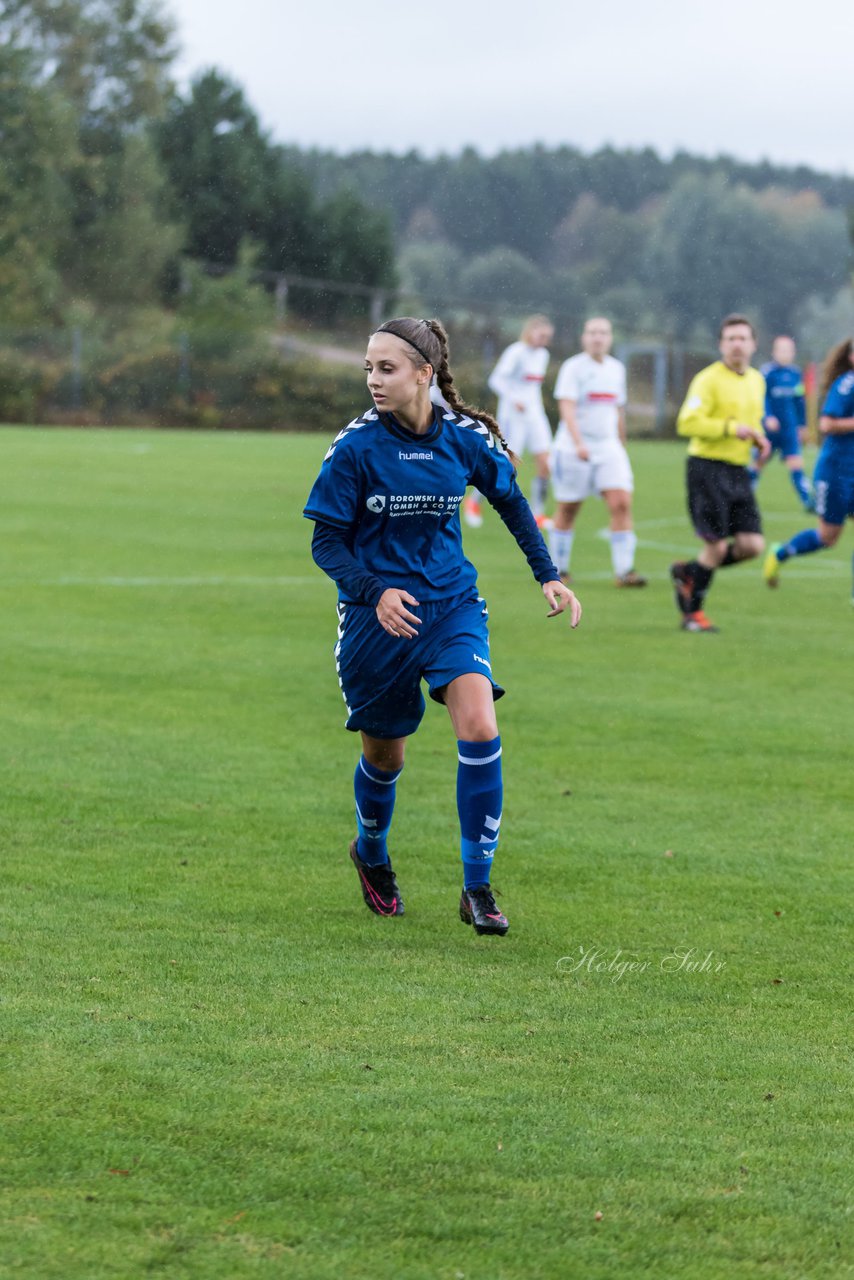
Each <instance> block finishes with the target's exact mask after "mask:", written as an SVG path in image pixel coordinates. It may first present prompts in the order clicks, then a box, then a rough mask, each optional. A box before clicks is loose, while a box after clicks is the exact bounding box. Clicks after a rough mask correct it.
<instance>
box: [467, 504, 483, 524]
mask: <svg viewBox="0 0 854 1280" xmlns="http://www.w3.org/2000/svg"><path fill="white" fill-rule="evenodd" d="M463 519H464V520H465V522H466V524H467V525H468V527H469V528H470V529H479V528H480V526H481V525H482V524H483V512H482V511H481V509H480V503H479V502H478V500H477V498H466V500H465V502H464V503H463Z"/></svg>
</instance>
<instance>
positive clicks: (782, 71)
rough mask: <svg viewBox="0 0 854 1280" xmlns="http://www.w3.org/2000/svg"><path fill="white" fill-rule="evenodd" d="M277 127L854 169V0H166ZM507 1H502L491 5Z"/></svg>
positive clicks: (400, 146) (400, 145) (352, 137)
mask: <svg viewBox="0 0 854 1280" xmlns="http://www.w3.org/2000/svg"><path fill="white" fill-rule="evenodd" d="M163 6H164V8H165V9H166V10H167V12H169V13H171V14H172V16H173V17H174V19H175V21H176V23H177V28H178V37H179V40H180V43H181V46H182V55H181V58H180V61H179V63H178V72H179V77H180V80H181V82H182V84H186V83H187V82H188V81H189V79H190V78H191V77H192V76H193V75H194V74H195V73H196V72H198V71H199V70H201V69H203V68H205V67H209V66H216V67H218V68H219V69H220V70H222V71H224V72H226V73H227V74H228V75H230V76H231V77H232V78H233V79H235V80H237V81H238V82H239V83H240V84H241V86H242V87H243V89H244V90H245V92H246V94H247V97H248V98H249V101H250V102H251V104H252V106H253V107H254V108H255V110H256V111H257V113H258V115H259V116H260V118H261V121H262V123H263V125H264V126H265V127H266V128H267V129H268V130H269V131H270V132H271V134H272V136H273V138H274V139H275V140H276V141H278V142H292V143H297V144H299V145H300V146H304V147H307V146H318V147H323V148H331V149H333V150H336V151H350V150H354V149H356V148H362V147H371V148H373V149H375V150H391V151H406V150H409V149H411V148H416V149H418V150H420V151H422V152H423V153H425V154H428V155H433V154H436V153H437V152H439V151H447V152H458V151H459V150H460V149H461V148H462V147H464V146H466V145H472V146H474V147H476V148H477V149H478V150H479V151H482V152H485V153H489V154H492V153H494V152H495V151H498V150H501V149H502V148H505V147H519V146H528V145H531V144H533V143H535V142H542V143H545V144H547V145H549V146H553V145H557V144H561V143H569V144H572V145H575V146H579V147H581V148H582V149H583V150H585V151H586V150H593V149H595V148H597V147H599V146H602V145H604V144H606V143H612V144H613V145H614V146H617V147H627V146H631V147H640V146H646V145H650V146H653V147H655V148H656V149H657V150H658V151H660V152H662V153H663V154H665V155H670V154H671V153H672V152H673V151H674V150H676V149H678V148H680V147H682V148H685V149H686V150H689V151H693V152H698V153H700V154H703V155H716V154H718V153H719V152H722V151H723V152H727V153H729V154H731V155H737V156H742V157H744V158H746V159H749V160H758V159H761V158H763V157H768V158H769V159H772V160H777V161H782V162H785V163H794V164H797V163H805V164H809V165H813V166H815V167H817V168H822V169H827V170H831V171H834V172H846V173H851V172H854V127H852V122H854V88H852V56H851V49H852V36H854V6H852V4H851V3H850V0H812V3H810V0H806V2H805V0H777V3H776V4H770V3H767V0H739V2H738V3H735V4H732V3H730V4H727V3H725V2H724V0H720V3H715V4H712V3H709V0H610V3H596V0H587V3H585V4H583V5H582V4H579V3H577V2H576V0H515V3H513V4H512V5H502V4H500V2H499V3H498V4H496V3H494V0H493V3H489V2H488V0H455V2H453V3H446V2H445V0H442V2H440V3H435V2H434V3H432V4H431V3H428V2H427V0H422V2H421V3H420V4H419V3H412V0H405V2H403V3H400V2H397V3H392V2H391V0H372V2H371V3H368V4H363V5H358V4H355V3H354V2H353V0H316V2H315V3H311V0H308V2H306V0H300V3H299V4H297V3H295V2H294V0H241V3H238V4H232V5H228V6H224V5H218V4H212V3H211V0H163ZM494 14H499V15H500V17H499V18H495V17H493V16H492V15H494Z"/></svg>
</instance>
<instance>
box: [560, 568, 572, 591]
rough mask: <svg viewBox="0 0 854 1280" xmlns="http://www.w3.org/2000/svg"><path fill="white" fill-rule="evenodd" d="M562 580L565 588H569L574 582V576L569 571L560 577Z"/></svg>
mask: <svg viewBox="0 0 854 1280" xmlns="http://www.w3.org/2000/svg"><path fill="white" fill-rule="evenodd" d="M560 580H561V582H562V583H563V585H564V586H565V587H568V586H569V584H570V583H571V582H572V574H571V573H570V572H569V570H567V572H566V573H562V574H561V575H560Z"/></svg>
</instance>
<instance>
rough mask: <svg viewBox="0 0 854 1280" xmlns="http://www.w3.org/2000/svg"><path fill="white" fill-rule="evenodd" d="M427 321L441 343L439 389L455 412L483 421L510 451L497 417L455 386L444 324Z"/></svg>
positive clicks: (437, 379) (437, 321)
mask: <svg viewBox="0 0 854 1280" xmlns="http://www.w3.org/2000/svg"><path fill="white" fill-rule="evenodd" d="M425 323H426V324H428V325H429V326H430V329H431V330H432V332H433V333H434V334H435V337H436V341H437V342H438V344H439V349H440V352H441V357H440V363H439V366H438V368H436V369H434V371H433V372H434V373H435V374H436V381H437V383H438V384H439V390H440V391H441V393H442V395H443V396H444V397H445V399H446V400H447V402H448V404H449V405H450V406H451V408H452V409H453V410H454V412H455V413H464V414H467V415H468V417H470V418H476V419H477V421H478V422H482V423H483V424H484V426H486V427H489V430H490V431H491V433H492V435H494V436H495V438H496V440H498V442H499V443H500V444H501V445H502V446H503V448H504V449H505V450H507V452H508V453H509V452H510V450H509V448H508V446H507V441H506V440H505V439H504V436H503V435H502V433H501V428H500V427H499V425H498V422H497V421H496V419H495V418H493V416H492V414H491V413H487V411H486V410H485V409H478V408H474V407H473V406H472V405H470V404H466V403H465V401H463V400H462V399H461V398H460V393H459V392H458V391H457V388H456V387H455V386H454V377H453V374H452V373H451V370H450V366H449V365H448V335H447V333H446V332H445V328H444V326H443V324H442V323H441V321H439V320H427V321H425Z"/></svg>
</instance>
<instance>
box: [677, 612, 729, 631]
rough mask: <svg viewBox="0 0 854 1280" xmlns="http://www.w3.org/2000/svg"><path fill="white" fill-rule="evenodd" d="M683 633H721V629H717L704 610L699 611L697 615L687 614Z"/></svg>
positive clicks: (683, 624) (683, 620)
mask: <svg viewBox="0 0 854 1280" xmlns="http://www.w3.org/2000/svg"><path fill="white" fill-rule="evenodd" d="M682 630H683V631H720V627H716V626H715V624H714V623H713V622H710V621H709V619H708V618H707V617H706V615H705V614H704V613H703V610H702V609H698V610H697V611H696V613H686V614H685V617H684V618H683V619H682Z"/></svg>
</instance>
